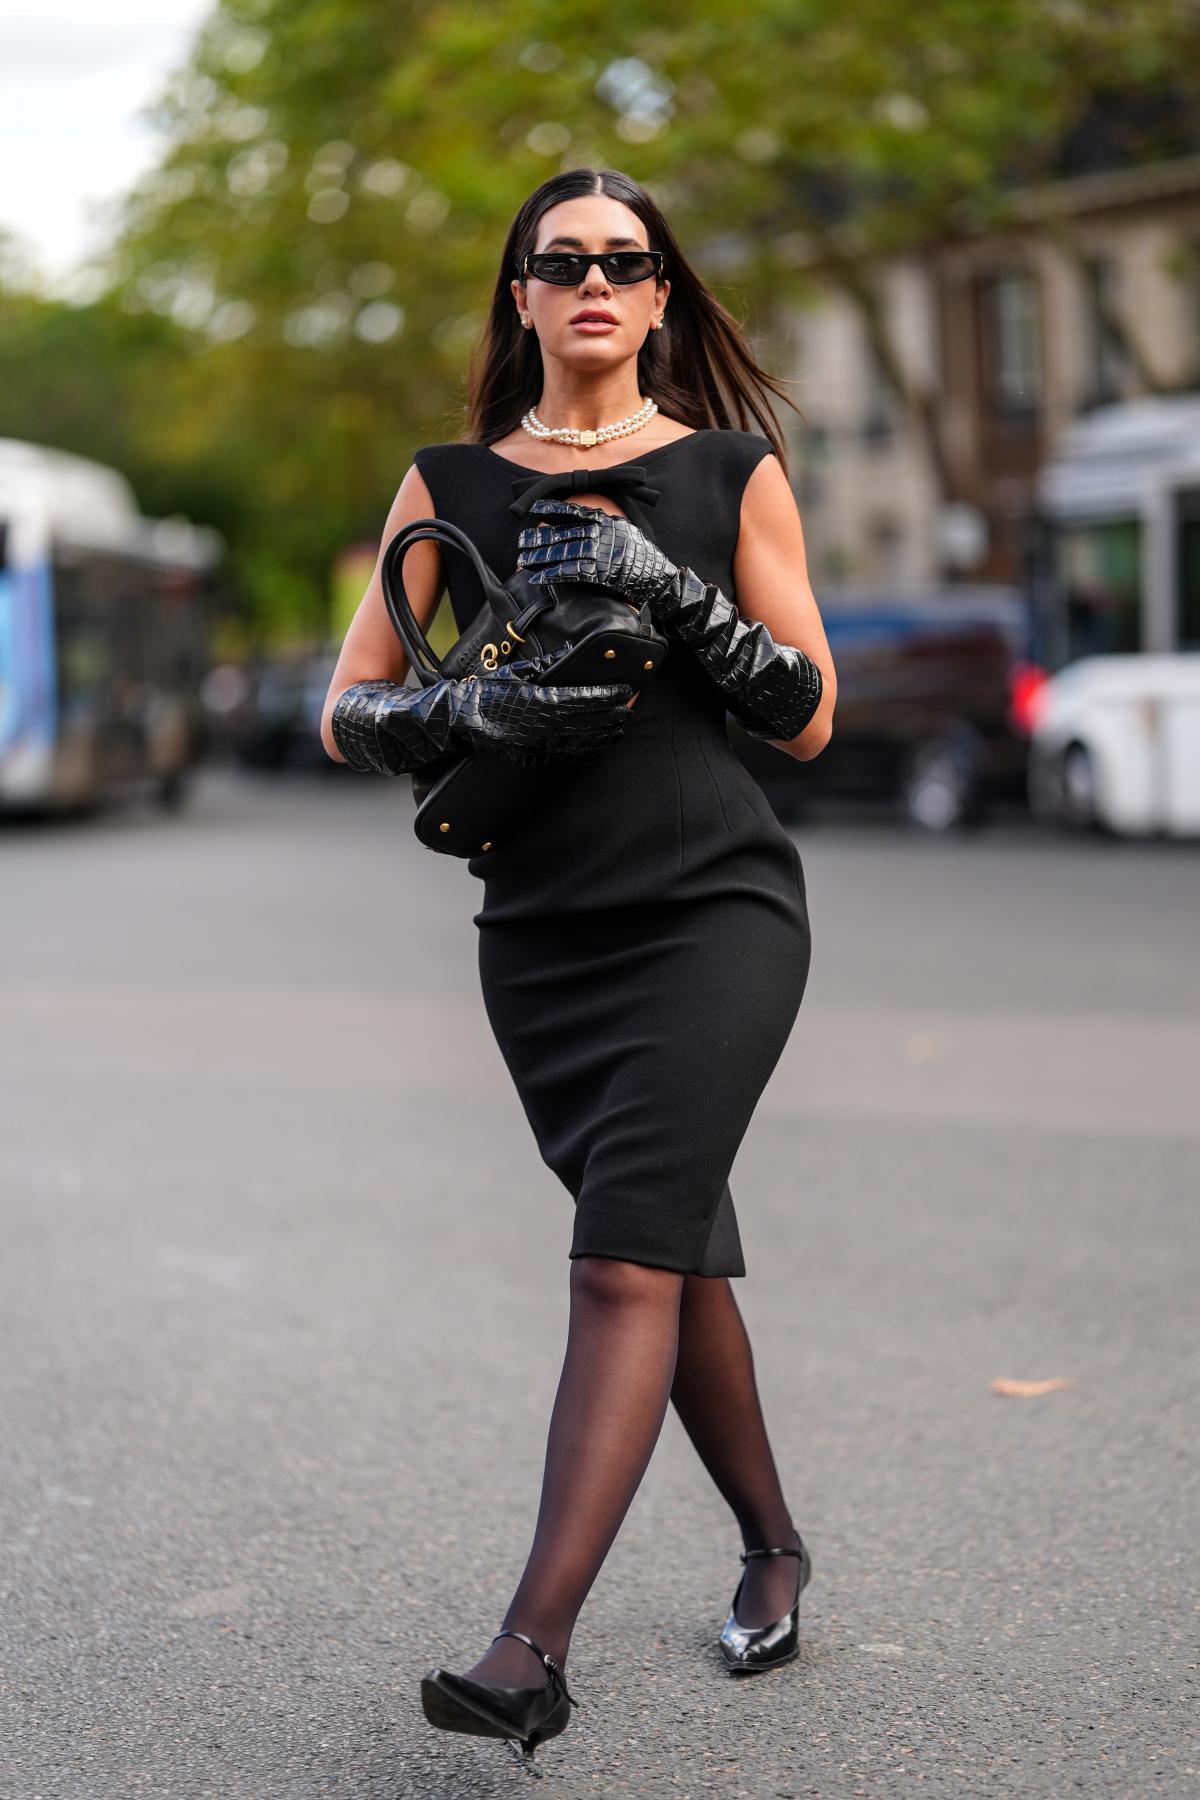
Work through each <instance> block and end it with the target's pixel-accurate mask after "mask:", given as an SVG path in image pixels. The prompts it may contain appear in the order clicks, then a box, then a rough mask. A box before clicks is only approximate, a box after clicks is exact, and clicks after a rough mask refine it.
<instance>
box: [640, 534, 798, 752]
mask: <svg viewBox="0 0 1200 1800" xmlns="http://www.w3.org/2000/svg"><path fill="white" fill-rule="evenodd" d="M651 612H652V613H653V615H654V618H655V620H656V622H657V623H658V624H660V625H661V626H662V629H663V630H664V631H665V632H666V633H667V634H668V635H669V636H671V637H675V638H678V639H679V641H680V642H681V643H684V644H687V645H688V646H689V648H690V649H691V650H692V652H693V654H694V655H695V656H696V658H697V660H698V661H699V663H700V665H701V667H702V668H703V669H705V670H706V671H707V673H708V674H709V676H710V677H711V679H712V681H713V682H714V684H715V685H716V686H717V687H718V688H719V689H720V691H721V692H722V693H723V694H724V696H725V702H726V705H727V706H728V708H729V711H730V712H731V713H732V714H733V716H734V718H735V719H736V720H737V722H738V724H739V725H740V726H741V728H742V730H743V731H744V732H745V733H746V734H747V736H749V737H754V738H784V739H788V738H794V737H795V736H796V735H797V733H798V732H801V731H803V730H804V727H805V726H806V725H807V724H808V721H809V720H810V719H811V718H812V716H813V714H814V713H815V712H816V710H817V707H818V706H819V705H820V703H821V690H822V681H821V671H820V669H819V668H818V667H817V664H816V663H815V662H813V660H812V658H811V657H810V656H806V655H805V653H804V651H803V650H798V649H796V647H795V646H794V645H792V644H777V643H776V642H775V640H774V638H773V637H772V636H771V633H770V632H769V631H768V630H767V627H766V626H765V625H764V624H763V623H762V621H761V620H759V619H743V618H742V616H741V614H740V613H739V612H738V609H737V607H736V606H735V605H734V604H733V602H732V600H727V599H726V598H725V596H724V594H723V593H722V592H721V590H720V588H719V587H714V586H713V584H712V582H711V581H701V579H700V577H699V576H698V575H696V574H694V573H693V572H692V570H691V569H686V568H685V569H677V570H676V571H675V574H674V575H673V576H672V578H671V580H670V582H669V583H668V584H667V588H666V590H665V592H664V593H662V594H660V595H659V596H658V598H657V599H656V600H655V601H654V603H653V605H652V607H651Z"/></svg>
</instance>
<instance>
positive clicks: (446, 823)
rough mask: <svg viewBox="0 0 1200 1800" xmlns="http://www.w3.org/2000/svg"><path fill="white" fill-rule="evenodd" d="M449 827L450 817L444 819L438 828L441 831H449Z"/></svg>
mask: <svg viewBox="0 0 1200 1800" xmlns="http://www.w3.org/2000/svg"><path fill="white" fill-rule="evenodd" d="M449 829H450V821H449V819H443V820H442V822H441V824H440V825H439V826H438V830H439V831H449Z"/></svg>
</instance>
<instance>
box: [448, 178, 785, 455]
mask: <svg viewBox="0 0 1200 1800" xmlns="http://www.w3.org/2000/svg"><path fill="white" fill-rule="evenodd" d="M581 194H607V195H608V196H609V197H610V198H611V199H613V200H620V201H621V202H622V203H623V204H624V205H625V206H627V207H628V208H629V210H630V211H631V212H633V213H636V214H637V216H638V218H639V219H640V220H641V221H642V223H643V225H644V226H645V227H646V237H647V242H648V247H649V248H650V249H651V250H662V251H663V252H664V253H665V254H664V258H663V264H664V266H663V274H664V275H665V276H666V277H667V279H668V280H669V281H670V283H671V298H670V303H669V304H668V306H667V310H666V314H665V315H664V323H663V329H662V330H661V331H648V332H647V333H646V340H645V342H644V343H643V345H642V347H641V349H640V350H639V351H638V369H637V372H638V388H639V391H640V392H641V393H643V394H645V395H648V396H650V397H651V398H653V399H654V400H656V401H657V402H658V405H659V406H660V407H661V408H662V410H663V411H664V412H665V413H667V414H668V415H669V416H670V417H671V418H674V419H679V420H680V421H681V422H682V423H683V424H685V425H690V426H692V427H693V429H695V430H697V431H702V430H705V429H706V428H712V427H716V428H717V429H718V430H726V431H727V430H731V429H736V430H739V431H749V430H752V429H753V428H754V426H755V425H756V426H757V427H758V428H759V429H760V430H761V432H762V434H763V435H764V436H765V437H766V438H768V439H769V440H770V443H771V446H772V448H773V450H774V451H775V454H776V455H777V456H778V458H779V461H780V462H781V463H782V465H783V467H784V469H785V470H786V469H787V453H786V449H785V446H784V442H783V437H782V434H781V432H780V430H779V427H778V425H777V424H776V422H775V418H774V416H773V413H772V411H771V407H770V403H769V400H768V399H767V393H768V390H769V391H770V392H771V393H774V394H777V395H778V396H779V398H780V399H782V400H786V401H787V404H788V405H789V406H791V407H792V408H793V410H794V411H796V412H799V410H800V409H799V407H797V406H796V405H795V403H794V402H793V401H792V400H791V399H790V398H789V396H788V395H787V394H785V393H784V392H783V387H784V383H783V382H782V381H781V380H780V379H778V378H777V377H776V376H774V375H769V374H768V373H767V372H766V370H765V369H760V368H759V366H758V364H757V363H756V362H755V360H754V358H753V356H752V355H751V354H750V351H749V349H748V347H747V344H746V340H745V338H744V337H743V336H742V332H741V328H740V327H739V325H738V323H737V320H736V319H734V318H733V316H732V314H730V313H728V312H727V311H726V310H725V308H724V307H723V306H722V305H721V303H720V301H719V300H717V299H715V298H714V296H713V295H712V294H710V293H709V291H708V289H707V288H706V287H705V285H704V283H703V282H702V281H701V280H700V277H699V276H698V275H697V274H696V272H695V270H694V269H693V268H691V266H690V265H689V263H688V261H687V258H686V257H685V256H684V254H683V251H682V250H681V249H680V248H679V245H678V244H677V243H676V241H675V238H674V235H673V234H672V231H671V227H670V226H669V225H668V224H667V221H666V219H665V218H664V217H663V215H662V213H661V212H660V211H659V209H658V207H657V206H656V205H655V204H654V201H653V200H652V199H651V198H650V196H649V194H647V193H646V191H645V189H644V188H642V187H639V186H638V184H637V182H636V181H632V180H630V178H629V176H628V175H623V174H622V173H621V171H620V170H619V169H567V170H565V171H564V172H563V173H562V174H561V175H552V176H551V177H550V179H549V180H548V181H544V182H543V183H542V185H541V187H539V188H535V189H534V191H533V193H532V194H530V196H529V198H528V199H527V200H526V201H525V203H524V205H523V206H522V207H521V208H520V210H519V212H518V213H517V215H516V217H515V218H514V220H513V222H512V225H511V226H510V228H509V233H508V237H507V239H506V241H505V245H504V254H503V256H502V257H501V259H500V270H499V273H498V275H497V277H496V287H495V291H494V293H493V295H492V304H491V308H490V311H489V313H488V317H487V323H486V324H485V326H484V328H483V330H482V332H481V333H480V336H479V339H478V341H477V342H476V344H475V347H474V349H473V351H472V353H471V358H470V363H469V367H468V371H467V397H466V405H465V422H466V431H467V436H466V440H465V441H466V442H469V443H476V444H493V443H495V442H496V441H497V440H498V439H500V438H503V437H507V435H508V434H509V432H511V431H514V430H515V429H516V427H517V426H518V425H519V424H520V422H521V416H522V414H523V413H524V412H526V411H527V410H528V408H529V407H531V406H534V405H536V403H537V400H538V397H539V395H540V394H541V391H542V358H541V352H540V351H539V349H538V343H537V338H536V335H535V334H534V333H533V332H531V331H526V330H525V328H524V326H523V325H522V324H521V322H520V319H519V317H518V315H517V309H516V307H515V306H514V305H513V297H512V289H511V286H510V283H511V282H512V280H513V279H514V277H519V275H520V273H521V268H522V265H523V262H524V259H525V256H526V254H527V253H528V252H530V251H532V250H533V249H534V247H535V245H536V243H537V227H538V220H539V219H540V218H541V216H542V214H543V213H544V212H546V211H547V210H548V209H549V208H550V207H551V206H557V204H558V203H559V201H560V200H574V199H576V198H577V197H578V196H579V195H581ZM751 421H753V424H751Z"/></svg>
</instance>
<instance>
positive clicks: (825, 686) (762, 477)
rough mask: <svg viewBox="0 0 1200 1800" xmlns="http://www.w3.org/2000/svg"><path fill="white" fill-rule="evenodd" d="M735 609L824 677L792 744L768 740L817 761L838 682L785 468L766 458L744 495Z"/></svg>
mask: <svg viewBox="0 0 1200 1800" xmlns="http://www.w3.org/2000/svg"><path fill="white" fill-rule="evenodd" d="M733 581H734V588H735V590H736V592H737V609H738V612H739V613H740V614H741V616H742V617H743V618H744V619H758V620H760V621H761V623H762V624H764V625H765V626H766V628H767V630H768V631H769V632H770V633H771V636H772V637H773V638H774V640H775V642H776V643H777V644H792V645H794V646H795V647H796V649H797V650H803V651H804V654H805V655H806V656H808V657H811V658H812V660H813V662H815V663H816V665H817V667H818V668H819V669H820V671H821V701H820V704H819V706H818V707H817V710H816V712H815V713H814V714H813V716H812V718H811V719H810V720H809V721H808V724H807V725H806V726H805V727H804V729H803V731H801V732H799V733H797V735H796V736H795V737H794V738H790V739H783V738H770V739H769V740H768V741H769V742H770V743H772V744H774V745H775V746H776V748H777V749H780V750H786V752H787V753H788V755H789V756H794V757H796V758H797V760H798V761H800V762H810V761H811V760H812V758H813V757H814V756H819V755H820V753H821V751H822V750H823V749H824V748H825V746H826V744H827V743H828V742H829V740H830V738H831V737H832V736H833V709H834V707H835V705H836V704H837V674H836V671H835V670H834V666H833V657H832V655H831V654H830V650H829V642H828V640H827V638H826V636H825V628H824V626H823V625H822V623H821V615H820V613H819V612H818V611H817V603H816V600H815V599H814V598H813V592H812V588H811V587H810V586H809V581H808V561H807V558H806V556H805V551H804V530H803V527H802V526H801V524H800V514H799V512H798V511H797V508H796V502H795V499H794V497H793V494H792V490H791V487H790V486H789V485H788V479H787V476H786V475H785V474H784V472H783V465H782V464H781V463H780V461H779V458H778V457H777V456H775V455H773V454H772V455H770V456H764V457H763V458H762V461H761V462H759V463H758V465H757V466H756V468H755V469H754V472H753V474H752V475H751V476H750V479H749V481H748V482H747V483H746V486H745V489H744V491H743V494H742V511H741V522H740V525H739V529H738V541H737V547H736V549H735V550H734V556H733Z"/></svg>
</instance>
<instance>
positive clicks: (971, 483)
mask: <svg viewBox="0 0 1200 1800" xmlns="http://www.w3.org/2000/svg"><path fill="white" fill-rule="evenodd" d="M1010 202H1011V204H1010V206H1009V209H1008V211H1009V218H1010V221H1011V222H1010V223H1009V224H1008V225H1007V226H1006V228H1005V229H1003V230H997V231H993V232H978V233H974V234H971V235H964V236H962V237H960V238H958V239H956V240H954V241H948V242H943V243H938V244H934V245H931V246H928V247H927V248H926V249H924V250H923V251H922V252H921V254H920V255H919V256H918V255H913V256H905V257H900V258H897V259H895V260H893V261H888V262H884V263H881V264H879V265H878V266H876V267H875V268H873V269H872V270H870V271H869V274H870V276H871V279H872V282H873V284H874V286H875V288H876V291H877V292H878V295H879V298H880V302H881V306H880V312H881V317H882V319H883V321H884V324H885V328H886V333H887V339H888V343H889V345H890V347H891V351H892V353H893V354H894V356H895V358H896V360H897V363H898V364H899V366H900V369H901V372H902V374H903V377H904V380H905V382H906V384H908V386H909V387H910V389H911V390H912V392H913V394H914V395H915V396H917V397H918V398H919V402H920V404H919V405H918V406H917V407H914V406H912V405H905V404H902V403H901V402H900V401H899V400H898V398H897V393H896V388H895V384H894V382H893V381H891V380H889V379H888V378H887V376H886V374H885V367H884V364H883V362H882V361H881V358H880V356H879V354H878V353H877V351H876V349H874V348H873V347H872V340H871V333H870V331H869V329H868V326H867V323H866V317H865V313H864V309H863V308H862V306H861V305H859V304H858V303H856V302H855V301H854V300H852V299H851V298H850V297H849V296H847V295H845V294H844V293H842V292H841V291H834V290H832V289H831V290H830V291H829V293H828V296H827V297H826V298H825V299H823V300H821V301H819V302H818V303H817V304H816V305H815V306H809V307H806V308H804V309H800V310H797V312H796V313H795V314H794V315H793V316H792V317H791V319H790V320H789V326H790V342H791V345H792V348H793V352H794V367H793V369H792V370H791V371H790V373H791V374H793V375H794V376H797V377H798V378H799V385H798V386H797V387H796V388H794V389H793V390H792V392H793V394H794V397H795V399H796V401H797V404H798V405H800V406H801V407H802V409H803V412H804V415H805V419H806V421H807V423H806V424H803V425H802V424H799V422H797V425H796V427H795V429H794V431H793V455H794V463H793V466H794V468H795V471H796V477H797V488H798V499H799V502H800V507H801V512H802V516H803V519H804V526H805V534H806V538H807V541H808V545H809V553H810V561H811V567H812V572H813V577H814V580H817V581H826V582H837V581H851V582H886V583H888V584H893V583H895V584H903V585H920V584H924V583H928V582H931V581H934V580H936V579H938V578H939V577H945V576H952V577H953V576H961V577H969V578H971V579H974V580H980V579H987V580H996V581H1017V582H1020V581H1023V580H1024V579H1025V577H1026V574H1027V566H1026V564H1027V552H1028V546H1029V537H1030V532H1029V524H1030V518H1031V515H1032V513H1033V510H1034V506H1035V488H1036V482H1037V477H1038V473H1039V471H1040V470H1041V468H1042V467H1043V465H1044V463H1045V462H1046V459H1047V458H1048V457H1049V456H1051V455H1052V454H1053V453H1054V451H1055V448H1056V446H1057V445H1058V443H1059V441H1060V439H1061V437H1062V434H1063V432H1064V431H1065V430H1066V428H1067V427H1068V426H1069V425H1070V424H1072V423H1073V422H1074V421H1075V420H1077V419H1078V418H1079V417H1080V416H1081V415H1082V414H1084V413H1087V412H1089V411H1090V410H1092V409H1093V408H1096V407H1098V406H1101V405H1107V404H1111V403H1112V402H1114V401H1120V400H1122V399H1129V398H1134V397H1136V396H1139V395H1146V394H1158V393H1178V392H1184V391H1187V390H1189V389H1192V390H1195V389H1200V155H1196V156H1184V157H1179V158H1177V159H1174V160H1172V161H1165V162H1160V163H1156V164H1151V165H1142V166H1137V167H1125V168H1108V169H1103V170H1100V171H1096V172H1089V173H1086V174H1077V175H1073V176H1071V177H1069V178H1067V179H1062V180H1057V181H1054V182H1052V183H1048V184H1046V185H1045V186H1041V187H1038V188H1036V189H1033V190H1030V191H1028V192H1023V193H1019V194H1016V195H1013V196H1010ZM922 411H924V412H925V414H926V417H927V420H928V425H927V427H926V428H923V427H922V425H921V423H920V414H921V412H922Z"/></svg>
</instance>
